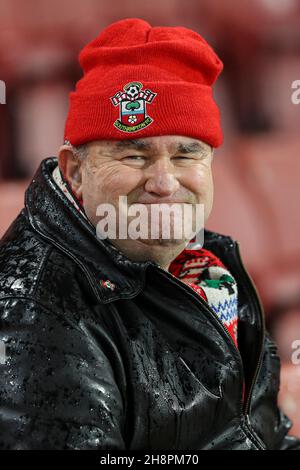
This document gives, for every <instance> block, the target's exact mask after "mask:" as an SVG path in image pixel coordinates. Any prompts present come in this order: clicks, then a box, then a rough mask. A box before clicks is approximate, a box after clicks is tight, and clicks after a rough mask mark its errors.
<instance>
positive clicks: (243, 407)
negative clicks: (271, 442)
mask: <svg viewBox="0 0 300 470" xmlns="http://www.w3.org/2000/svg"><path fill="white" fill-rule="evenodd" d="M234 246H235V248H236V250H235V254H237V258H238V261H239V267H241V271H242V273H243V275H244V276H245V277H246V278H248V280H249V284H250V286H251V287H252V290H253V294H254V295H253V297H254V298H256V299H257V303H258V307H259V309H258V311H259V314H260V321H261V324H262V338H263V337H264V335H265V324H264V320H263V313H262V312H263V306H262V302H261V299H260V296H259V294H258V291H257V289H256V287H255V285H254V283H253V280H252V278H251V276H250V274H249V273H248V271H247V269H246V267H245V265H244V263H243V260H242V257H241V253H240V244H239V242H238V241H235V244H234ZM158 268H159V270H160V271H161V272H162V273H163V275H164V276H166V277H171V279H172V280H173V281H174V282H175V283H176V284H177V285H179V286H180V287H181V288H183V289H184V290H185V291H186V292H187V294H188V295H190V296H192V297H193V298H194V299H195V300H196V301H197V302H198V303H200V304H201V306H202V307H204V309H205V310H206V311H208V312H209V313H210V317H211V318H213V319H214V320H215V321H216V322H217V324H218V325H219V326H220V327H221V328H222V330H223V332H224V333H225V335H226V337H227V338H228V339H229V342H230V344H231V346H232V350H233V351H234V355H235V356H236V357H237V358H238V361H237V362H238V365H239V368H240V372H241V376H242V384H243V383H244V371H243V360H242V357H241V354H240V352H239V350H238V348H237V347H236V345H235V343H234V341H233V339H232V337H231V335H230V333H229V332H228V330H227V329H226V328H225V326H224V325H223V323H222V321H221V320H220V319H219V318H218V317H217V315H216V313H215V312H214V310H213V309H212V308H211V307H210V306H209V305H208V304H207V302H205V300H204V299H202V298H201V297H200V296H199V295H197V294H196V293H195V292H194V290H193V289H192V288H191V287H189V286H188V285H186V284H185V283H184V282H181V281H180V280H179V279H178V278H177V277H176V276H174V275H173V274H172V273H170V272H169V271H166V270H165V269H163V268H162V267H161V266H160V265H158ZM244 286H245V288H246V287H247V286H246V284H245V283H244ZM246 290H248V289H246ZM253 297H252V296H251V298H253ZM262 352H263V343H262V344H261V348H260V352H259V359H258V362H257V365H256V368H255V372H254V375H253V378H252V381H251V386H250V389H249V393H248V396H247V398H246V402H243V400H242V399H241V402H240V414H241V415H242V416H243V417H244V425H245V426H246V427H247V428H248V430H249V431H250V433H251V436H252V438H254V439H255V440H256V443H257V445H258V447H259V448H260V449H261V450H265V449H266V446H265V444H264V443H263V441H262V440H261V439H260V438H259V436H258V435H257V434H256V432H255V431H254V430H253V428H252V426H251V421H250V416H249V411H250V404H251V398H252V395H253V389H254V385H255V383H256V380H257V377H258V374H259V370H260V367H261V363H262Z"/></svg>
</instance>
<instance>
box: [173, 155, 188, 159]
mask: <svg viewBox="0 0 300 470" xmlns="http://www.w3.org/2000/svg"><path fill="white" fill-rule="evenodd" d="M174 158H175V160H192V157H183V156H181V155H180V156H179V157H174Z"/></svg>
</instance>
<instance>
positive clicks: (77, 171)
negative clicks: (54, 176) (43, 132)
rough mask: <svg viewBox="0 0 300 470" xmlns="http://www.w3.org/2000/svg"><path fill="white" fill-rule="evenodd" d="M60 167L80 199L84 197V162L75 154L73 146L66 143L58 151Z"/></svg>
mask: <svg viewBox="0 0 300 470" xmlns="http://www.w3.org/2000/svg"><path fill="white" fill-rule="evenodd" d="M58 165H59V169H60V171H61V173H62V175H63V177H64V178H65V180H66V181H67V182H68V183H69V185H70V187H71V188H72V191H73V192H74V194H75V196H76V197H77V198H78V199H82V162H81V161H80V159H79V158H78V157H77V156H76V155H74V152H73V149H72V147H70V146H69V145H67V144H64V145H62V146H61V147H60V149H59V153H58Z"/></svg>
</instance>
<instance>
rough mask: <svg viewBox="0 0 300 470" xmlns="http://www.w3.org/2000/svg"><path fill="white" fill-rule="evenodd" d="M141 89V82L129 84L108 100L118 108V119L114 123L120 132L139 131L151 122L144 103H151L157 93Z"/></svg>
mask: <svg viewBox="0 0 300 470" xmlns="http://www.w3.org/2000/svg"><path fill="white" fill-rule="evenodd" d="M142 88H143V85H142V83H141V82H130V83H127V85H125V86H124V88H123V90H124V91H118V92H117V93H116V94H115V95H114V96H112V97H111V98H110V99H111V101H112V103H113V105H114V106H120V108H119V109H120V116H119V119H117V120H116V121H115V122H114V126H115V127H116V128H117V129H119V130H120V131H123V132H137V131H141V130H143V129H145V127H147V126H149V125H150V124H151V123H152V122H153V119H152V118H151V117H150V116H148V114H147V109H146V103H152V101H153V100H154V98H155V97H156V95H157V93H153V91H151V90H149V88H146V89H145V90H143V89H142Z"/></svg>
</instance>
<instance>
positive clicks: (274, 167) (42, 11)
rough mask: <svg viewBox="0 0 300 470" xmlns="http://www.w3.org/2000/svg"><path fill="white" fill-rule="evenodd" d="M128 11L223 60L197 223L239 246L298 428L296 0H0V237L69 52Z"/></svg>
mask: <svg viewBox="0 0 300 470" xmlns="http://www.w3.org/2000/svg"><path fill="white" fill-rule="evenodd" d="M128 17H139V18H143V19H145V20H147V21H149V22H150V23H151V24H152V25H153V26H185V27H188V28H191V29H193V30H194V31H197V32H198V33H200V34H202V35H203V36H204V37H205V39H206V40H208V42H209V43H211V44H212V45H213V47H214V48H215V50H216V51H217V53H218V54H219V56H220V57H221V59H222V60H223V62H224V72H223V74H222V75H221V78H220V80H219V82H218V84H217V87H216V89H215V98H216V100H217V102H218V103H219V105H220V108H221V112H222V122H223V129H224V136H225V140H224V145H223V146H222V147H221V149H219V150H217V151H216V153H215V159H214V175H215V204H214V209H213V213H212V215H211V218H210V221H209V224H208V226H207V228H209V229H211V230H216V231H219V232H221V233H224V234H229V235H231V236H233V237H234V238H235V239H237V240H239V242H240V246H241V253H242V256H243V259H244V262H245V265H246V267H247V270H248V271H249V273H250V274H251V276H252V278H253V279H254V281H255V283H256V285H257V287H258V291H259V294H260V297H261V299H262V303H263V305H264V308H265V312H266V318H267V326H268V328H269V330H270V331H271V334H272V335H273V337H274V339H275V340H276V341H277V343H278V346H279V354H280V356H281V360H282V377H281V392H280V404H281V406H282V408H283V409H284V411H285V412H286V413H287V414H288V415H289V417H291V418H292V419H293V421H294V427H293V429H292V432H293V433H294V434H296V435H298V436H300V364H299V365H297V364H293V362H292V360H291V357H292V353H293V352H294V351H295V350H294V349H293V346H292V345H293V343H294V341H295V340H300V217H299V209H298V204H299V203H300V184H299V180H300V132H299V123H300V104H299V105H297V104H293V102H292V99H291V96H292V93H293V89H292V83H293V82H294V81H295V80H300V0H251V2H250V1H246V0H226V1H224V0H185V2H182V0H164V1H161V0H151V2H140V1H137V0H114V1H113V2H110V1H105V0H84V1H83V0H81V1H80V0H72V1H71V0H51V1H50V0H39V1H36V0H27V1H26V2H24V1H22V0H0V80H2V81H4V82H5V84H6V104H0V237H1V236H2V235H3V234H4V232H5V230H6V229H7V227H8V226H9V224H10V223H11V221H12V220H13V219H14V218H15V216H16V215H17V214H18V212H19V211H20V209H21V208H22V207H23V200H24V190H25V189H26V187H27V185H28V184H29V182H30V179H31V177H32V176H33V174H34V172H35V171H36V169H37V167H38V165H39V163H40V161H41V160H42V159H44V158H46V157H49V156H56V155H57V150H58V148H59V146H60V145H61V144H62V141H63V132H64V122H65V119H66V114H67V110H68V93H69V92H70V91H71V90H72V89H73V87H74V84H75V82H76V81H77V80H78V79H79V78H80V77H81V70H80V68H79V65H78V63H77V56H78V52H79V51H80V49H81V48H82V47H83V46H84V45H85V44H86V43H87V42H89V41H90V40H92V39H93V38H94V37H95V36H96V35H98V33H99V32H100V31H101V30H102V29H103V28H105V27H106V26H108V25H109V24H110V23H112V22H114V21H117V20H120V19H122V18H128ZM299 96H300V95H299ZM294 344H295V343H294ZM298 358H299V359H300V354H298Z"/></svg>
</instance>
